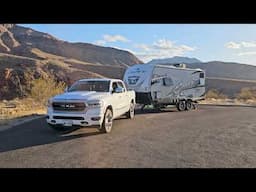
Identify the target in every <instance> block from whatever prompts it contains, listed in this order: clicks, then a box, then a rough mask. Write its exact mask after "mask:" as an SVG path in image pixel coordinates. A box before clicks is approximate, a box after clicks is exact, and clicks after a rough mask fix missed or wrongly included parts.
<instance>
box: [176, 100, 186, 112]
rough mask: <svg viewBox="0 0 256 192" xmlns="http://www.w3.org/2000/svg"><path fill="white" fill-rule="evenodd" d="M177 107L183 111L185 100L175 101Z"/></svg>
mask: <svg viewBox="0 0 256 192" xmlns="http://www.w3.org/2000/svg"><path fill="white" fill-rule="evenodd" d="M176 107H177V109H178V110H179V111H184V110H185V109H186V102H185V101H179V102H178V103H177V106H176Z"/></svg>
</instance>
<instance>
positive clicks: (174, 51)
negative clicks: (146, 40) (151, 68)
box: [135, 39, 196, 62]
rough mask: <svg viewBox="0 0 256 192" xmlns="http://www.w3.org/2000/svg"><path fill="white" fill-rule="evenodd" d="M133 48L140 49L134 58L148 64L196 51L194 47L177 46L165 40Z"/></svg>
mask: <svg viewBox="0 0 256 192" xmlns="http://www.w3.org/2000/svg"><path fill="white" fill-rule="evenodd" d="M135 47H136V48H139V49H140V51H139V52H136V56H137V57H138V58H139V59H141V60H143V61H144V62H148V61H150V60H152V59H159V58H169V57H173V56H182V55H184V54H185V53H186V52H188V51H194V50H196V48H195V47H190V46H188V45H177V44H175V43H174V42H173V41H170V40H167V39H159V40H157V41H155V42H153V43H152V44H151V45H147V44H136V45H135Z"/></svg>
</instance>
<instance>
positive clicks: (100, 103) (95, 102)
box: [87, 100, 103, 107]
mask: <svg viewBox="0 0 256 192" xmlns="http://www.w3.org/2000/svg"><path fill="white" fill-rule="evenodd" d="M87 104H88V106H89V107H103V101H100V100H93V101H88V102H87Z"/></svg>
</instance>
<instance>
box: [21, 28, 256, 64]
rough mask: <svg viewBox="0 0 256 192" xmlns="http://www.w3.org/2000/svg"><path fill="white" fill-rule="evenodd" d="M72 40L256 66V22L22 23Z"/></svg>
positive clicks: (140, 53) (145, 55)
mask: <svg viewBox="0 0 256 192" xmlns="http://www.w3.org/2000/svg"><path fill="white" fill-rule="evenodd" d="M21 26H24V27H30V28H32V29H34V30H37V31H41V32H45V33H49V34H51V35H53V36H55V37H56V38H58V39H61V40H64V41H69V42H84V43H92V44H96V45H100V46H105V47H114V48H118V49H123V50H127V51H130V52H132V53H133V54H135V55H136V56H137V57H138V58H139V59H141V60H142V61H144V62H148V61H150V60H151V59H159V58H170V57H173V56H185V57H193V58H197V59H199V60H201V61H203V62H207V61H226V62H238V63H244V64H251V65H255V66H256V24H22V25H21Z"/></svg>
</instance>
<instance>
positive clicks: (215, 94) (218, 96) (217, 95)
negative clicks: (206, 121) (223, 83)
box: [206, 89, 228, 99]
mask: <svg viewBox="0 0 256 192" xmlns="http://www.w3.org/2000/svg"><path fill="white" fill-rule="evenodd" d="M206 98H212V99H227V98H228V97H227V95H225V94H223V93H220V92H219V91H218V90H216V89H211V90H209V91H208V92H207V93H206Z"/></svg>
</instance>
